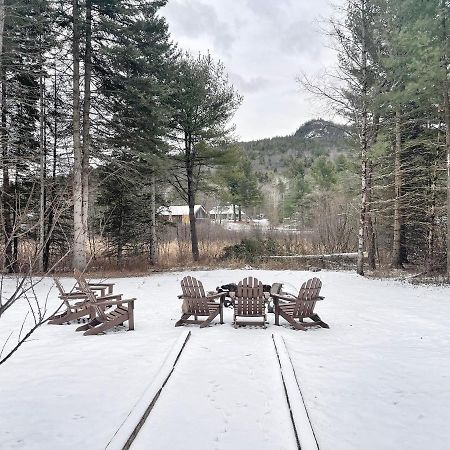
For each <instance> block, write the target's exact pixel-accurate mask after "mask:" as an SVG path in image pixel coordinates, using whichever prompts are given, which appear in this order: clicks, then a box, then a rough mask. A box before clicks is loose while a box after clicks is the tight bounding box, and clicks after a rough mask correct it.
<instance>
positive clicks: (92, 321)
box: [75, 318, 102, 331]
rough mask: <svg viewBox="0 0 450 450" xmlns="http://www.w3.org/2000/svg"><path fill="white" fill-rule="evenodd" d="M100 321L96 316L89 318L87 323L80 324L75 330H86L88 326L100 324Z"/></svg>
mask: <svg viewBox="0 0 450 450" xmlns="http://www.w3.org/2000/svg"><path fill="white" fill-rule="evenodd" d="M101 323H102V322H100V320H98V319H97V318H95V319H92V320H90V321H89V322H88V323H87V324H85V325H81V326H80V327H78V328H76V329H75V331H86V330H89V329H90V328H93V327H96V326H97V325H100V324H101Z"/></svg>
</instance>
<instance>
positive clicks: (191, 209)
mask: <svg viewBox="0 0 450 450" xmlns="http://www.w3.org/2000/svg"><path fill="white" fill-rule="evenodd" d="M188 205H189V225H190V230H191V247H192V258H193V259H194V261H198V260H199V259H200V252H199V250H198V237H197V223H196V219H195V193H194V190H193V177H192V173H188Z"/></svg>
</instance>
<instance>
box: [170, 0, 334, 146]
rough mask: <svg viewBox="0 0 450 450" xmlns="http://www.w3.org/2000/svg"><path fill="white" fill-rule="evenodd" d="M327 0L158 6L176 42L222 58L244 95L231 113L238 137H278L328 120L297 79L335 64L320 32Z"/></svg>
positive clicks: (181, 1) (182, 1)
mask: <svg viewBox="0 0 450 450" xmlns="http://www.w3.org/2000/svg"><path fill="white" fill-rule="evenodd" d="M332 13H333V8H332V7H331V4H330V1H329V0H169V3H168V5H167V6H166V7H165V8H164V9H163V10H162V14H163V15H165V17H166V18H167V21H168V23H169V27H170V31H171V33H172V36H173V39H174V41H176V42H178V43H179V45H180V47H181V48H183V49H186V50H189V51H191V52H193V53H198V52H199V51H200V52H202V53H205V52H207V51H208V50H209V51H210V53H211V54H212V56H213V57H214V58H215V59H220V60H221V61H222V62H223V63H224V64H225V67H226V69H227V71H228V73H229V75H230V79H231V80H232V82H233V84H234V85H235V86H236V88H237V89H238V90H239V92H240V93H241V94H242V95H243V96H244V101H243V103H242V106H241V107H240V109H239V111H238V112H237V113H236V115H235V117H234V123H235V124H236V134H237V135H238V137H239V138H240V139H241V140H251V139H260V138H264V137H273V136H283V135H287V134H291V133H293V132H294V131H295V130H296V129H297V128H298V127H299V126H300V125H301V124H302V123H303V122H305V121H307V120H309V119H312V118H316V117H323V118H329V117H331V113H330V112H329V111H327V108H326V106H325V105H323V104H318V102H317V101H315V100H313V99H311V96H310V95H308V94H307V93H305V92H302V90H301V89H300V87H299V85H298V83H297V82H296V77H297V76H298V75H299V74H300V73H301V72H305V73H307V74H309V75H314V74H315V73H317V72H319V71H320V70H321V69H323V68H324V67H327V66H330V65H334V64H335V55H334V53H333V52H332V51H331V50H330V49H329V48H328V42H327V38H326V37H324V36H323V35H322V34H321V32H320V29H321V28H322V27H323V20H324V19H326V18H328V17H329V16H330V15H332Z"/></svg>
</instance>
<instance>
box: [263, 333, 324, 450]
mask: <svg viewBox="0 0 450 450" xmlns="http://www.w3.org/2000/svg"><path fill="white" fill-rule="evenodd" d="M272 340H273V344H274V346H275V352H276V354H277V357H278V363H279V365H280V371H281V378H282V380H283V385H284V391H285V394H286V399H287V403H288V406H289V409H290V412H291V420H292V424H293V426H294V432H295V437H296V439H297V445H298V448H299V449H301V450H319V444H318V442H317V439H316V435H315V434H314V430H313V427H312V423H311V419H310V417H309V415H308V411H307V409H306V405H305V400H304V398H303V394H302V391H301V389H300V385H299V383H298V379H297V375H296V373H295V370H294V366H293V365H292V360H291V357H290V355H289V352H288V349H287V347H286V343H285V342H284V339H283V338H282V337H281V336H279V335H278V334H272Z"/></svg>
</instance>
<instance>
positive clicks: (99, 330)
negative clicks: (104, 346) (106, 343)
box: [83, 314, 128, 336]
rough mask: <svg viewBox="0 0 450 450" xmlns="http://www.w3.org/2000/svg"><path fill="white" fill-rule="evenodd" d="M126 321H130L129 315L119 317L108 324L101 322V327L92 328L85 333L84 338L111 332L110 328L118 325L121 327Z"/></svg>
mask: <svg viewBox="0 0 450 450" xmlns="http://www.w3.org/2000/svg"><path fill="white" fill-rule="evenodd" d="M126 320H128V314H121V315H120V316H119V317H116V318H115V319H113V320H108V321H107V322H100V324H99V325H97V326H95V327H91V328H90V329H89V330H87V331H86V332H84V333H83V336H90V335H93V334H99V333H102V332H103V331H106V330H109V329H110V328H112V327H114V326H116V325H120V324H121V323H123V322H125V321H126Z"/></svg>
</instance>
